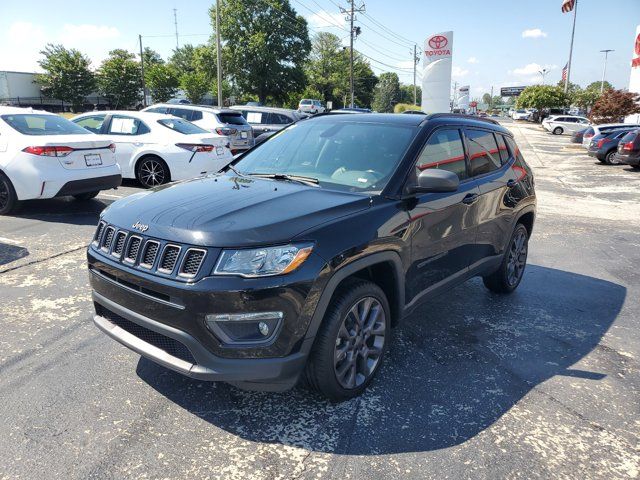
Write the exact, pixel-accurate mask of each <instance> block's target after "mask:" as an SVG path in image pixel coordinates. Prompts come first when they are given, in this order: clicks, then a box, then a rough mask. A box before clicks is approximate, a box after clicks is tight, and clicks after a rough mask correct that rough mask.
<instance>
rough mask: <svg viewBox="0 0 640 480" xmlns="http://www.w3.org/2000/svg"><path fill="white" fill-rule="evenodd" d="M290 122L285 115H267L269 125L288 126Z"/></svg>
mask: <svg viewBox="0 0 640 480" xmlns="http://www.w3.org/2000/svg"><path fill="white" fill-rule="evenodd" d="M292 121H293V120H291V119H290V118H289V117H287V116H286V115H282V114H280V113H271V114H270V115H269V123H272V124H275V125H288V124H290V123H291V122H292Z"/></svg>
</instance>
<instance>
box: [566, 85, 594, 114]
mask: <svg viewBox="0 0 640 480" xmlns="http://www.w3.org/2000/svg"><path fill="white" fill-rule="evenodd" d="M599 83H600V82H598V84H599ZM598 98H600V87H599V85H598V89H597V90H596V89H592V88H589V87H587V88H585V89H584V90H580V91H579V92H577V93H576V94H575V95H574V96H573V102H572V103H573V105H575V106H576V107H579V108H583V109H585V110H588V109H589V108H591V107H593V105H594V104H595V103H596V101H597V100H598Z"/></svg>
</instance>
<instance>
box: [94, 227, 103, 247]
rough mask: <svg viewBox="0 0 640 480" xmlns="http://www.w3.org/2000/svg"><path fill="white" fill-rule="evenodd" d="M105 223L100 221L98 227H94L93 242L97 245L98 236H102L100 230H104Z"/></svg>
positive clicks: (98, 241)
mask: <svg viewBox="0 0 640 480" xmlns="http://www.w3.org/2000/svg"><path fill="white" fill-rule="evenodd" d="M105 225H106V223H104V222H100V223H98V228H97V229H96V234H95V235H94V236H93V242H94V243H95V244H96V245H97V244H98V243H100V237H101V236H102V231H103V230H104V227H105Z"/></svg>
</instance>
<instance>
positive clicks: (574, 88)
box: [557, 80, 582, 106]
mask: <svg viewBox="0 0 640 480" xmlns="http://www.w3.org/2000/svg"><path fill="white" fill-rule="evenodd" d="M557 86H558V87H559V88H560V89H561V90H562V91H563V92H564V81H563V80H560V81H559V82H558V83H557ZM581 91H582V87H580V85H578V84H577V83H572V82H569V85H568V86H567V93H566V97H567V106H568V105H571V104H572V103H574V101H575V99H576V98H577V95H578V94H579V93H580V92H581Z"/></svg>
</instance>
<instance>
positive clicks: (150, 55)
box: [142, 47, 164, 68]
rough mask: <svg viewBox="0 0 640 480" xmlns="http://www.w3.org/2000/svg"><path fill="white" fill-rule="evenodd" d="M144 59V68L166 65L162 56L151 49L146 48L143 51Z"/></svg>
mask: <svg viewBox="0 0 640 480" xmlns="http://www.w3.org/2000/svg"><path fill="white" fill-rule="evenodd" d="M142 58H143V60H144V68H147V67H150V66H152V65H160V64H163V63H164V60H163V59H162V57H161V56H160V54H159V53H158V52H156V51H155V50H153V49H151V48H149V47H144V50H143V51H142Z"/></svg>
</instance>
